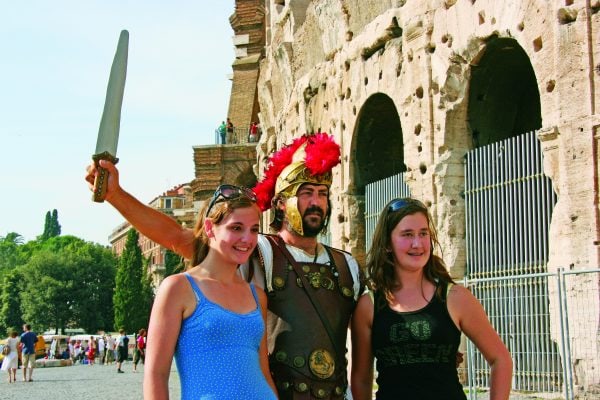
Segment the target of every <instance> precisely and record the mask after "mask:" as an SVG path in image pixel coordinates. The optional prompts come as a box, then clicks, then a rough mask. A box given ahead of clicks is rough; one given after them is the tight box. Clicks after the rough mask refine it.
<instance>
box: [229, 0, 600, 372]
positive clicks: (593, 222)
mask: <svg viewBox="0 0 600 400" xmlns="http://www.w3.org/2000/svg"><path fill="white" fill-rule="evenodd" d="M241 3H244V0H238V1H237V2H236V5H237V6H239V4H241ZM599 10H600V1H598V0H587V1H584V0H564V1H554V2H549V1H546V0H521V1H517V0H507V1H497V0H477V1H475V0H422V1H416V0H384V1H382V0H345V1H342V0H320V1H309V0H289V1H288V0H286V1H284V0H266V1H265V2H264V14H265V32H266V47H265V54H264V58H262V60H261V62H260V75H259V80H258V101H259V105H260V122H261V125H262V129H263V136H262V138H261V141H260V143H259V147H258V151H259V154H258V161H259V165H258V169H257V170H262V169H263V167H264V165H262V162H263V160H264V159H265V157H266V156H267V155H268V154H269V153H270V152H272V151H273V150H275V149H276V148H278V147H280V146H281V145H282V144H284V143H286V142H289V141H290V140H291V139H292V138H293V137H296V136H298V135H301V134H303V133H305V132H315V131H318V130H321V131H325V132H329V133H332V134H333V135H335V137H336V140H337V141H338V142H339V143H340V144H341V146H342V149H343V156H342V166H341V168H337V169H336V171H335V175H334V186H333V190H332V193H333V197H332V200H333V204H334V210H333V214H332V215H333V218H332V225H331V231H332V244H333V245H335V246H338V247H340V248H344V249H346V250H348V251H351V252H352V253H353V254H354V255H355V256H356V257H357V258H358V259H359V260H364V256H365V248H364V247H365V244H364V243H365V237H364V236H365V235H364V215H363V213H364V190H365V185H366V184H367V183H369V182H373V181H375V180H378V179H381V178H384V177H386V176H390V175H392V174H395V173H398V172H403V171H406V172H407V176H408V184H409V186H410V189H411V193H412V195H413V196H415V197H417V198H420V199H421V200H423V201H425V202H427V203H428V204H431V210H432V213H433V215H434V218H435V219H436V222H437V226H438V229H439V231H440V237H441V239H442V246H443V248H444V258H445V259H446V261H447V263H448V265H449V266H450V268H451V269H452V272H453V274H454V275H455V276H460V275H461V274H462V273H463V272H464V268H465V265H466V255H465V211H464V206H465V203H464V199H463V197H462V196H461V194H462V191H463V189H464V161H463V159H464V156H465V154H466V153H467V152H468V151H469V150H471V149H473V148H475V147H477V146H480V145H484V144H488V143H492V142H496V141H499V140H501V139H504V138H508V137H512V136H516V135H519V134H521V133H524V132H527V131H532V130H537V131H538V138H539V139H540V142H541V144H542V149H543V152H544V153H543V155H544V171H545V173H546V175H547V176H548V177H549V178H551V180H552V185H553V187H554V191H555V192H556V193H557V195H558V203H557V204H556V207H555V209H554V213H553V215H552V222H551V227H550V239H549V263H548V270H549V271H556V269H557V268H558V267H565V268H577V269H594V268H598V267H599V266H600V248H599V246H600V210H599V200H600V199H599V191H598V188H599V186H600V178H599V176H600V167H599V155H598V147H599V136H598V126H599V125H600V116H599V114H598V111H597V107H598V105H599V104H600V85H599V82H600V33H599V32H600V23H599V22H600V12H599ZM261 11H262V6H261ZM589 306H590V307H596V309H598V304H597V302H596V303H595V304H590V305H589ZM596 315H598V313H596ZM598 325H599V321H598V320H595V321H590V323H589V326H590V330H589V331H587V332H582V333H581V332H580V333H579V334H581V335H583V336H584V337H585V336H588V335H591V336H588V338H589V337H592V336H595V337H596V339H598V336H597V335H598V329H597V328H598ZM594 342H597V340H596V341H594ZM596 351H597V349H596ZM582 362H583V365H585V367H584V369H585V368H588V369H589V368H596V369H597V368H598V365H597V360H596V361H594V360H587V361H585V360H584V361H582ZM586 363H587V364H586ZM596 376H597V375H596ZM579 379H585V377H584V376H583V375H580V376H579ZM587 383H588V384H598V382H589V381H588V382H587Z"/></svg>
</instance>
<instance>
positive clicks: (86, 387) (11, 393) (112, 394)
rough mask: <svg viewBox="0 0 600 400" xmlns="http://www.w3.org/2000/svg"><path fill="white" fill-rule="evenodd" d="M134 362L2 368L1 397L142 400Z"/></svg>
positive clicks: (173, 388)
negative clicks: (26, 372) (12, 377)
mask: <svg viewBox="0 0 600 400" xmlns="http://www.w3.org/2000/svg"><path fill="white" fill-rule="evenodd" d="M132 368H133V366H132V363H131V361H128V362H127V363H125V364H124V367H123V370H124V371H125V373H124V374H118V373H117V370H116V366H115V365H114V364H113V365H99V364H96V365H93V366H88V365H81V364H76V365H74V366H71V367H48V368H36V369H35V370H34V371H33V382H23V381H22V379H23V371H22V370H20V369H19V370H17V382H16V383H10V384H9V383H8V375H7V374H6V373H5V372H0V399H1V400H30V399H32V400H62V399H83V400H113V399H115V400H141V399H143V395H142V379H143V375H144V366H143V365H138V372H137V373H133V372H132ZM169 393H170V398H171V399H172V400H177V399H179V397H180V387H179V376H178V375H177V370H176V369H175V364H174V363H173V367H172V369H171V378H170V379H169ZM467 398H469V399H470V398H471V397H469V395H467ZM472 398H473V399H477V400H487V399H489V396H488V394H487V393H477V395H476V396H473V397H472ZM510 398H511V400H533V399H542V398H544V399H557V398H561V397H560V395H558V396H549V397H542V396H540V397H537V396H533V395H520V394H516V393H513V394H511V396H510Z"/></svg>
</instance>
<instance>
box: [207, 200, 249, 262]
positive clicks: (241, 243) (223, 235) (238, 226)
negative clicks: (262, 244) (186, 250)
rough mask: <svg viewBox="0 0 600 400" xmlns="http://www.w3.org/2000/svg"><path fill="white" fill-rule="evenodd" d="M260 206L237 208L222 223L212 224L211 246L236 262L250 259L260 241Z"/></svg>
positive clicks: (229, 259)
mask: <svg viewBox="0 0 600 400" xmlns="http://www.w3.org/2000/svg"><path fill="white" fill-rule="evenodd" d="M259 215H260V210H259V208H258V206H256V205H252V206H251V207H241V208H236V209H235V210H233V211H232V212H231V214H229V215H228V216H227V217H225V218H224V219H223V221H221V223H219V224H218V225H217V224H211V228H210V230H211V235H209V236H212V237H211V239H212V240H211V248H212V249H213V250H214V251H217V252H218V253H220V254H221V256H222V257H224V258H225V259H227V260H228V261H231V262H233V263H235V264H243V263H245V262H246V261H248V258H249V257H250V255H251V254H252V251H253V250H254V247H256V243H257V241H258V232H259Z"/></svg>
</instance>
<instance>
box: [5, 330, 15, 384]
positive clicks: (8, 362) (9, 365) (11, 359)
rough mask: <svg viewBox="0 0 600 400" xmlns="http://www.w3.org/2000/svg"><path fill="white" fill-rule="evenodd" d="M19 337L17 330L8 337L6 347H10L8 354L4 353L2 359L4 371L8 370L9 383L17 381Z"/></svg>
mask: <svg viewBox="0 0 600 400" xmlns="http://www.w3.org/2000/svg"><path fill="white" fill-rule="evenodd" d="M18 344H19V339H17V331H12V332H11V333H10V336H9V338H8V339H6V344H5V345H4V346H5V347H8V349H9V350H8V354H5V355H4V360H3V361H2V371H7V372H8V383H13V382H16V381H17V368H18V362H19V353H18V352H17V345H18Z"/></svg>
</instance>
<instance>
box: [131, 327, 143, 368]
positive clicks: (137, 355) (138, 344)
mask: <svg viewBox="0 0 600 400" xmlns="http://www.w3.org/2000/svg"><path fill="white" fill-rule="evenodd" d="M145 359H146V330H145V329H144V328H142V329H140V331H139V333H138V335H137V338H136V339H135V352H134V353H133V372H137V365H138V363H139V362H140V360H141V361H142V364H143V363H144V361H145Z"/></svg>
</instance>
